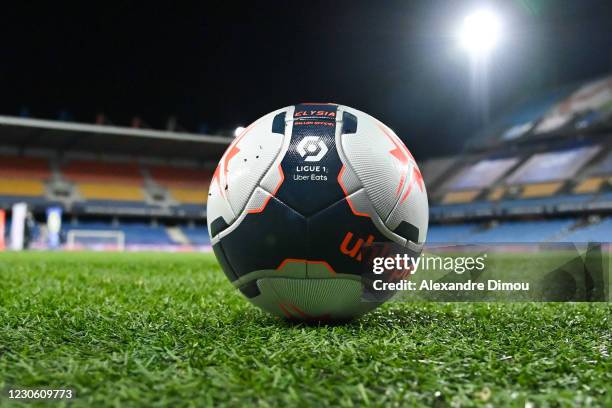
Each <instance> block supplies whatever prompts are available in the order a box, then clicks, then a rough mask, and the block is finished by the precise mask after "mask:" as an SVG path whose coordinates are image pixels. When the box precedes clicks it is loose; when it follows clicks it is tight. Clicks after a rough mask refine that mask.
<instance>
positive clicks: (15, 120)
mask: <svg viewBox="0 0 612 408" xmlns="http://www.w3.org/2000/svg"><path fill="white" fill-rule="evenodd" d="M231 140H232V139H231V138H228V137H224V136H213V135H204V134H194V133H182V132H171V131H163V130H152V129H139V128H128V127H119V126H109V125H95V124H85V123H74V122H63V121H54V120H43V119H30V118H19V117H11V116H0V145H3V146H10V147H16V148H18V149H19V150H24V149H26V148H39V149H51V150H57V151H62V152H67V151H85V152H92V153H104V154H123V155H125V154H127V155H135V156H144V157H146V156H151V157H160V158H169V159H189V160H197V161H208V160H217V159H218V158H219V157H220V156H221V155H222V154H223V152H224V151H225V149H226V147H227V145H228V144H229V143H230V142H231Z"/></svg>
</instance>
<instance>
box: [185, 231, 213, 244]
mask: <svg viewBox="0 0 612 408" xmlns="http://www.w3.org/2000/svg"><path fill="white" fill-rule="evenodd" d="M181 230H182V231H183V234H185V236H186V237H187V239H189V242H191V244H193V245H210V236H209V235H208V230H207V229H206V228H189V227H184V228H181Z"/></svg>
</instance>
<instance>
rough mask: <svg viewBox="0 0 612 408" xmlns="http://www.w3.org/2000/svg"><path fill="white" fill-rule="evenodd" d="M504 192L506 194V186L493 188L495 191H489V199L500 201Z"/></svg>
mask: <svg viewBox="0 0 612 408" xmlns="http://www.w3.org/2000/svg"><path fill="white" fill-rule="evenodd" d="M504 194H506V189H505V187H496V188H494V189H493V191H491V192H490V193H489V195H488V196H487V199H488V200H489V201H499V200H501V199H502V197H503V196H504Z"/></svg>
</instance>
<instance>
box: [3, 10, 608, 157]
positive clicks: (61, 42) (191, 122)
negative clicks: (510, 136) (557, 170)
mask: <svg viewBox="0 0 612 408" xmlns="http://www.w3.org/2000/svg"><path fill="white" fill-rule="evenodd" d="M13 3H22V2H13ZM41 3H42V2H41ZM81 3H82V6H80V7H81V8H73V7H70V8H65V9H62V8H60V7H59V6H58V5H57V3H56V2H52V3H50V4H49V5H47V6H45V7H44V8H40V6H39V5H34V4H31V5H25V4H21V5H19V6H11V7H13V9H12V8H11V7H7V6H6V5H3V10H2V15H1V16H0V34H2V36H1V37H0V52H1V53H0V59H1V61H0V90H1V92H2V98H1V99H0V113H1V114H9V115H15V114H18V113H19V111H20V110H21V109H22V108H23V107H27V108H28V109H29V111H30V115H31V116H33V117H42V118H56V117H57V116H58V112H59V111H62V110H65V111H69V112H70V113H71V114H72V116H73V119H74V120H76V121H82V122H91V121H93V118H94V116H95V114H96V113H97V112H105V113H106V114H107V115H108V116H109V117H110V119H111V120H112V121H113V122H114V123H117V124H127V123H128V122H129V118H130V117H132V116H134V115H138V116H141V117H142V118H143V119H144V120H145V121H146V122H148V123H149V124H151V125H152V126H153V127H163V124H164V122H165V118H167V117H168V116H169V115H176V116H177V118H178V121H179V123H180V124H181V125H182V126H184V127H185V128H187V129H188V130H194V131H195V130H197V128H198V124H199V123H202V122H205V123H206V124H207V125H208V126H209V128H210V131H211V132H214V131H216V130H221V129H228V128H234V127H235V126H236V125H246V124H248V123H249V122H251V121H253V120H255V119H257V118H258V117H259V116H261V115H263V114H265V113H267V112H269V111H271V110H273V109H276V108H279V107H282V106H285V105H290V104H293V103H297V102H300V101H333V102H338V103H342V104H346V105H349V106H352V107H355V108H358V109H361V110H364V111H366V112H368V113H370V114H372V115H374V116H376V117H377V118H379V119H381V120H382V121H383V122H385V123H386V124H388V125H389V126H391V127H392V128H394V129H395V130H396V131H397V133H398V134H399V135H400V136H401V137H402V138H403V139H404V140H405V141H406V143H407V145H408V146H409V147H410V148H411V150H413V152H414V153H415V155H416V156H420V157H426V156H431V155H439V154H443V153H448V152H451V151H453V150H457V149H458V148H459V146H461V144H462V142H463V141H464V140H465V138H466V137H467V136H468V135H469V134H471V133H472V132H473V131H474V130H475V129H476V128H477V126H478V125H477V123H476V120H475V118H474V116H475V115H474V114H473V108H472V107H471V106H470V104H469V103H468V94H469V83H468V76H469V75H468V64H467V58H466V56H465V55H463V53H461V52H460V51H459V50H458V49H457V46H456V42H455V40H454V38H453V37H452V35H451V34H452V32H453V27H455V26H456V25H457V23H458V22H459V21H460V19H461V17H462V16H463V15H464V14H465V13H466V12H467V11H469V10H470V9H471V8H472V6H473V5H475V4H482V2H480V3H477V2H473V1H470V2H467V1H466V2H462V1H452V2H451V1H432V0H429V1H402V2H387V1H384V2H383V1H371V2H358V1H347V2H340V1H323V2H315V1H283V2H271V1H259V2H249V3H244V4H243V3H240V4H238V3H236V4H233V3H231V2H223V4H224V6H221V7H220V6H219V5H215V6H213V5H207V4H205V3H204V2H201V3H200V4H199V5H196V6H180V7H179V6H174V7H171V6H168V5H167V6H164V7H163V8H162V6H157V5H155V6H152V4H153V3H148V5H146V4H129V3H127V2H125V4H123V5H110V3H109V2H107V3H105V5H102V4H101V5H99V6H95V5H94V4H93V3H91V2H81ZM177 3H178V2H177ZM489 3H492V4H493V5H494V6H495V8H496V9H497V10H499V12H500V14H502V16H503V19H504V30H505V40H504V42H503V43H502V44H501V45H500V47H499V49H498V50H497V51H496V54H495V55H494V58H493V66H492V71H491V77H492V80H491V84H490V87H491V89H492V92H491V98H492V110H493V112H499V111H500V109H502V108H503V107H505V106H508V105H509V104H510V103H512V102H513V101H515V100H517V98H519V97H520V96H522V95H524V94H526V93H533V92H536V91H538V90H541V89H545V88H547V87H550V86H554V85H559V84H563V83H565V82H568V81H575V80H580V79H586V78H590V77H593V76H598V75H603V74H606V73H608V72H609V71H611V68H612V2H611V1H560V0H521V1H510V0H509V1H500V2H489ZM14 7H19V10H17V9H14Z"/></svg>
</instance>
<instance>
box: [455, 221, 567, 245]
mask: <svg viewBox="0 0 612 408" xmlns="http://www.w3.org/2000/svg"><path fill="white" fill-rule="evenodd" d="M575 222H576V220H574V219H557V220H541V221H507V222H501V223H499V224H498V225H497V226H494V227H492V228H490V229H484V230H480V231H478V232H475V233H473V234H471V235H470V236H468V237H464V238H463V240H462V241H463V242H465V243H494V242H504V243H528V242H545V241H549V240H551V239H554V238H555V237H557V236H558V235H560V234H562V233H563V231H565V230H567V229H569V228H570V227H571V226H572V225H573V224H575Z"/></svg>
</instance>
